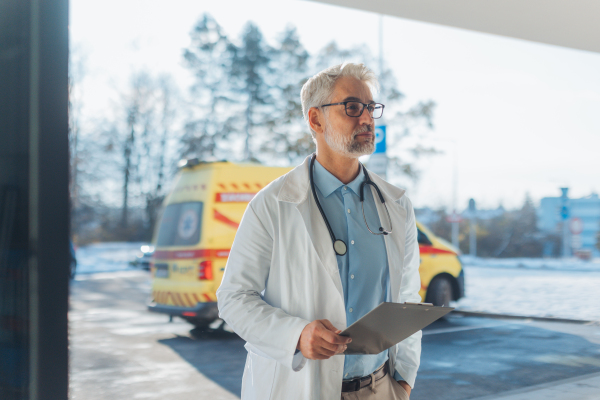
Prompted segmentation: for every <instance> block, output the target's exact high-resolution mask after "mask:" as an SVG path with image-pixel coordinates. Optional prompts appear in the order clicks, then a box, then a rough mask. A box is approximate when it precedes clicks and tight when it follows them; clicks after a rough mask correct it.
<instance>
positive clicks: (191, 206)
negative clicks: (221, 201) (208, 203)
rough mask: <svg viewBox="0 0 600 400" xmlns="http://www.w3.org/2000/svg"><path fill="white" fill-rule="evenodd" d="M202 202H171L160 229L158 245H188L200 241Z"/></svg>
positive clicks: (163, 216) (164, 213) (166, 209)
mask: <svg viewBox="0 0 600 400" xmlns="http://www.w3.org/2000/svg"><path fill="white" fill-rule="evenodd" d="M202 205H203V204H202V202H199V201H195V202H188V203H177V204H169V205H168V206H167V207H166V208H165V211H164V212H163V215H162V219H161V221H160V227H159V229H158V238H157V240H156V245H157V246H188V245H194V244H197V243H198V242H199V241H200V231H201V227H202Z"/></svg>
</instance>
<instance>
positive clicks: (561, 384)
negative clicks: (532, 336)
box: [472, 373, 600, 400]
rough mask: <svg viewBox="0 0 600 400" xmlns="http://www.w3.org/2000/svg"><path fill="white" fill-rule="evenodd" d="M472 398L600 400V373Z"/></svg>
mask: <svg viewBox="0 0 600 400" xmlns="http://www.w3.org/2000/svg"><path fill="white" fill-rule="evenodd" d="M472 400H600V373H595V374H589V375H583V376H580V377H576V378H569V379H563V380H560V381H556V382H552V383H545V384H542V385H536V386H531V387H528V388H524V389H518V390H512V391H510V392H505V393H500V394H496V395H493V396H485V397H479V398H477V399H472Z"/></svg>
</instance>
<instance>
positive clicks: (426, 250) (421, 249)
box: [419, 246, 456, 255]
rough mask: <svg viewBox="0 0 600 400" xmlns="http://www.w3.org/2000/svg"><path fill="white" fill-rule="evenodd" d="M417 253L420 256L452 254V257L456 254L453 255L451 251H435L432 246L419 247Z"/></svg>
mask: <svg viewBox="0 0 600 400" xmlns="http://www.w3.org/2000/svg"><path fill="white" fill-rule="evenodd" d="M419 252H420V253H421V254H452V255H456V253H454V252H453V251H450V250H442V249H437V248H435V247H433V246H419Z"/></svg>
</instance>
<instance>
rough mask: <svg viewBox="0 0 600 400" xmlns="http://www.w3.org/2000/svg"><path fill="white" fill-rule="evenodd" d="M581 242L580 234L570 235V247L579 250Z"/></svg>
mask: <svg viewBox="0 0 600 400" xmlns="http://www.w3.org/2000/svg"><path fill="white" fill-rule="evenodd" d="M582 245H583V243H582V240H581V235H572V236H571V248H572V249H575V250H579V249H580V248H581V247H582Z"/></svg>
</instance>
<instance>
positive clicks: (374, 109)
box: [321, 101, 385, 119]
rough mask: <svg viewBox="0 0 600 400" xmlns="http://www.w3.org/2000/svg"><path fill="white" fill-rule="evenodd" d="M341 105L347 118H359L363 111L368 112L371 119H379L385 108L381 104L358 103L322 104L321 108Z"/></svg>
mask: <svg viewBox="0 0 600 400" xmlns="http://www.w3.org/2000/svg"><path fill="white" fill-rule="evenodd" d="M340 104H343V105H344V106H345V107H346V115H347V116H349V117H356V118H357V117H360V116H361V115H362V113H363V111H364V110H365V108H366V109H367V110H368V111H369V115H370V116H371V118H373V119H377V118H381V116H382V115H383V109H384V108H385V106H384V105H383V104H381V103H370V104H365V103H361V102H360V101H342V102H341V103H331V104H323V105H322V106H321V107H327V106H337V105H340Z"/></svg>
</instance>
